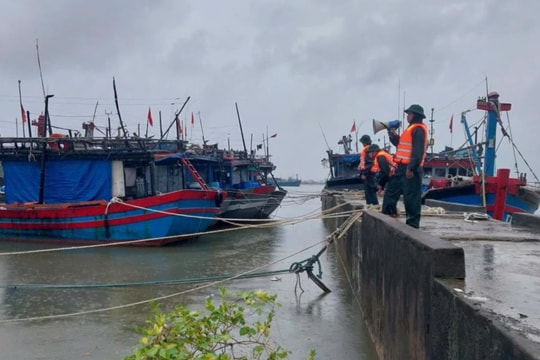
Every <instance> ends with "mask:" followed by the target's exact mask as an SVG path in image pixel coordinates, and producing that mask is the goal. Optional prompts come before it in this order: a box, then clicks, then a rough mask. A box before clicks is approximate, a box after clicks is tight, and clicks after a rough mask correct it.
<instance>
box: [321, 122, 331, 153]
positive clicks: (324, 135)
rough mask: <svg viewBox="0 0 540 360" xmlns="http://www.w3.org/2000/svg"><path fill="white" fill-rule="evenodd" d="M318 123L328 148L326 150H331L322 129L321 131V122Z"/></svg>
mask: <svg viewBox="0 0 540 360" xmlns="http://www.w3.org/2000/svg"><path fill="white" fill-rule="evenodd" d="M318 124H319V129H321V133H322V136H323V139H324V142H325V143H326V147H327V148H328V150H332V149H331V148H330V145H328V140H326V135H324V131H323V129H322V126H321V123H318Z"/></svg>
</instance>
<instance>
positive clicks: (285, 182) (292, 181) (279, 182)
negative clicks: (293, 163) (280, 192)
mask: <svg viewBox="0 0 540 360" xmlns="http://www.w3.org/2000/svg"><path fill="white" fill-rule="evenodd" d="M268 183H269V184H273V185H276V186H286V187H287V186H300V184H301V183H302V180H300V179H299V178H298V175H296V178H293V177H288V178H287V179H283V178H280V177H270V178H268Z"/></svg>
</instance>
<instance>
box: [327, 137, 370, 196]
mask: <svg viewBox="0 0 540 360" xmlns="http://www.w3.org/2000/svg"><path fill="white" fill-rule="evenodd" d="M351 143H352V136H351V135H349V136H345V135H344V136H343V137H342V138H341V140H339V141H338V144H339V145H341V147H342V148H343V151H342V152H338V153H335V152H334V151H333V150H332V149H330V148H329V149H328V150H326V154H327V157H326V158H325V159H323V160H322V161H321V163H322V165H323V166H325V167H327V168H329V170H330V171H329V174H328V178H327V180H326V183H325V186H324V188H325V189H326V190H336V191H341V190H363V189H364V181H363V180H362V178H361V177H360V172H359V171H358V166H359V165H360V154H359V152H358V151H356V152H353V150H352V147H351Z"/></svg>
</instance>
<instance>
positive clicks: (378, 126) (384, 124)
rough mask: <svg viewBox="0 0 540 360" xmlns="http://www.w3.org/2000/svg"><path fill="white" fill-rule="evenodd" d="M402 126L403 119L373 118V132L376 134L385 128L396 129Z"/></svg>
mask: <svg viewBox="0 0 540 360" xmlns="http://www.w3.org/2000/svg"><path fill="white" fill-rule="evenodd" d="M400 126H401V121H399V120H390V121H379V120H375V119H373V133H374V134H376V133H378V132H379V131H381V130H383V129H387V130H395V129H397V128H399V127H400Z"/></svg>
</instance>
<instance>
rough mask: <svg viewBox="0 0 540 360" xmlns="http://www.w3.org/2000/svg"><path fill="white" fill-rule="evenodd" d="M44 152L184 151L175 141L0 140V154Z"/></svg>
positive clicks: (49, 138)
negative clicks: (44, 150) (45, 150)
mask: <svg viewBox="0 0 540 360" xmlns="http://www.w3.org/2000/svg"><path fill="white" fill-rule="evenodd" d="M43 149H47V150H48V151H49V152H52V153H54V152H57V153H79V152H103V153H107V152H112V151H114V152H134V151H145V152H154V151H169V152H180V151H184V150H185V144H184V143H183V142H182V141H176V140H155V139H151V138H138V137H131V138H96V137H93V138H87V137H68V136H63V137H61V136H51V137H32V138H17V137H14V138H7V137H4V138H0V155H4V156H5V155H17V154H25V153H30V152H33V153H36V152H38V151H43Z"/></svg>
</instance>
